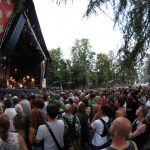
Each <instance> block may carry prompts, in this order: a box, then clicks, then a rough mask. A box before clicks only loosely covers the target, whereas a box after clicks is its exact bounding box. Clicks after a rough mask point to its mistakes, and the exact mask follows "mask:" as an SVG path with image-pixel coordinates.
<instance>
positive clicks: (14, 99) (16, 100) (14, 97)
mask: <svg viewBox="0 0 150 150" xmlns="http://www.w3.org/2000/svg"><path fill="white" fill-rule="evenodd" d="M12 101H13V104H14V106H15V105H16V104H18V97H17V96H13V97H12Z"/></svg>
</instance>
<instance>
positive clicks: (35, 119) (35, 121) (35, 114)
mask: <svg viewBox="0 0 150 150" xmlns="http://www.w3.org/2000/svg"><path fill="white" fill-rule="evenodd" d="M44 122H45V118H44V114H43V113H42V111H41V110H40V109H36V108H34V109H32V110H31V114H30V126H31V127H32V128H34V129H35V130H37V129H38V127H39V125H42V124H44Z"/></svg>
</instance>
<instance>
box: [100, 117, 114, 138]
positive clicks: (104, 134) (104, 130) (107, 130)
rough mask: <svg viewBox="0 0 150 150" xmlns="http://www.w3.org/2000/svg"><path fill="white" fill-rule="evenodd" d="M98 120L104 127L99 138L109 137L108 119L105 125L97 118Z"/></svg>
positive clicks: (109, 123)
mask: <svg viewBox="0 0 150 150" xmlns="http://www.w3.org/2000/svg"><path fill="white" fill-rule="evenodd" d="M99 119H100V120H101V121H102V123H103V125H104V129H103V133H102V134H101V137H104V136H109V135H110V133H109V128H110V125H111V122H110V119H109V121H108V122H107V123H106V122H105V121H104V120H103V119H102V118H99Z"/></svg>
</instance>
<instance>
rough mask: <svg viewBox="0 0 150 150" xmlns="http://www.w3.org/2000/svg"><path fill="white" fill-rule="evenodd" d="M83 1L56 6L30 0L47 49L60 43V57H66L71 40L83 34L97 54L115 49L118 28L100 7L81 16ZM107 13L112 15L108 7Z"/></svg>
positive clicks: (117, 40)
mask: <svg viewBox="0 0 150 150" xmlns="http://www.w3.org/2000/svg"><path fill="white" fill-rule="evenodd" d="M68 1H69V0H68ZM87 2H88V1H87V0H74V1H73V4H72V3H71V2H70V3H67V4H66V5H65V4H61V5H59V6H58V5H57V4H56V3H55V2H52V0H34V3H35V8H36V11H37V15H38V19H39V22H40V26H41V30H42V33H43V36H44V39H45V43H46V45H47V48H48V50H50V49H52V48H58V47H60V48H61V49H62V52H63V56H64V58H66V59H69V58H70V56H71V47H72V46H74V43H75V40H76V39H79V40H81V39H82V38H86V39H89V43H90V45H91V46H92V51H94V52H96V53H97V54H98V53H101V52H102V53H105V54H108V52H109V51H110V50H113V51H117V48H118V47H119V45H120V43H121V39H122V34H121V32H120V31H119V29H113V21H112V20H111V19H110V18H109V17H107V16H106V15H105V14H103V13H102V12H100V11H99V13H98V15H92V16H90V17H88V18H87V17H83V15H84V12H85V10H86V7H87ZM107 14H108V15H109V16H111V17H112V18H113V15H112V14H113V13H112V10H107Z"/></svg>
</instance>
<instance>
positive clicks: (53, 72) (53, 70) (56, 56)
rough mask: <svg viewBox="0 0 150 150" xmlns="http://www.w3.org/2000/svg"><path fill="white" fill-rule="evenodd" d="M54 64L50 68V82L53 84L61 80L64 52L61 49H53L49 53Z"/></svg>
mask: <svg viewBox="0 0 150 150" xmlns="http://www.w3.org/2000/svg"><path fill="white" fill-rule="evenodd" d="M49 53H50V56H51V59H52V63H51V64H50V66H49V71H48V82H49V83H53V82H55V81H60V80H61V77H62V76H61V69H60V68H61V61H62V51H61V49H60V48H56V49H51V50H50V51H49Z"/></svg>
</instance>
